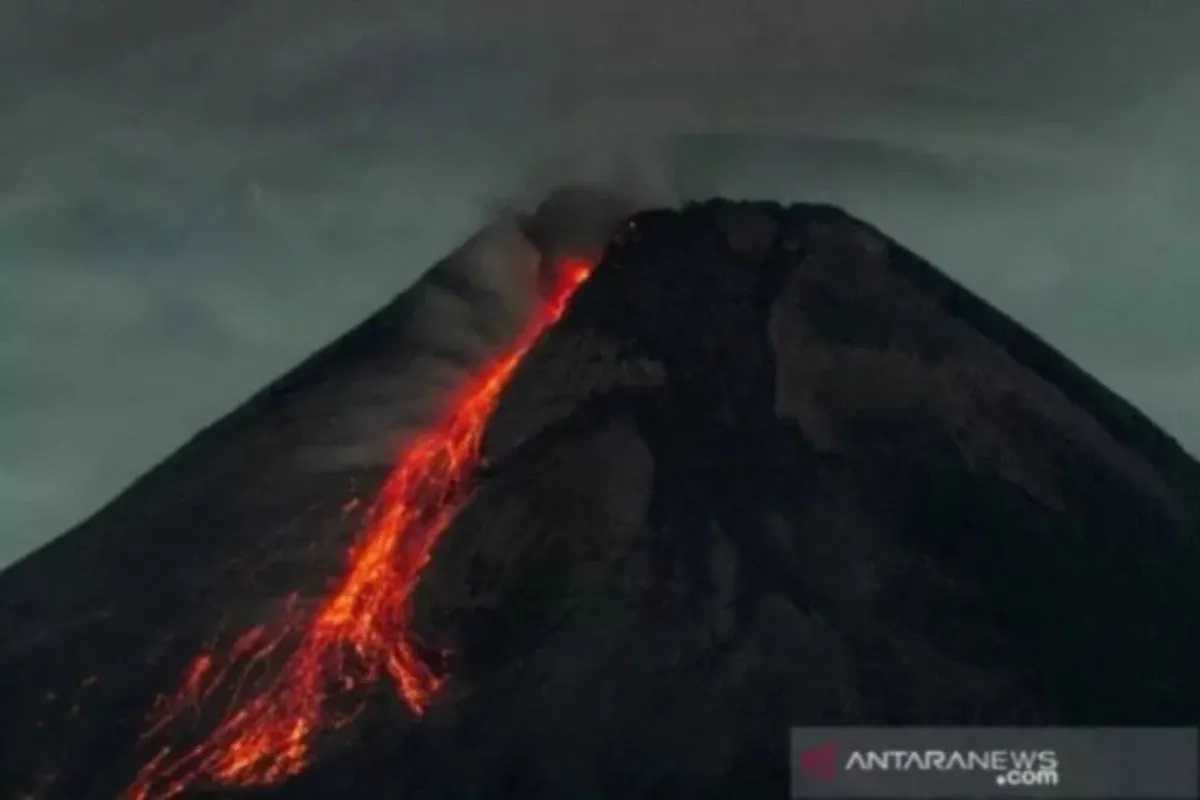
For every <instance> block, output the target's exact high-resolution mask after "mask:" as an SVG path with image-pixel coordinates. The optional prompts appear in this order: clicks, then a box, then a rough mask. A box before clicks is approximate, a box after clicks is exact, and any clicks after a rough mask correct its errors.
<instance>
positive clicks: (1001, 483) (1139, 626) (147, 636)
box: [0, 202, 1200, 800]
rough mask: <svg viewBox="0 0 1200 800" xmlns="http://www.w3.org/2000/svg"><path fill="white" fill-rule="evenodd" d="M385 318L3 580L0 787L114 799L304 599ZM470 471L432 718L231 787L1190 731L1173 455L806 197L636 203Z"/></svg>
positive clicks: (631, 778) (424, 594) (433, 782)
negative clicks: (243, 651)
mask: <svg viewBox="0 0 1200 800" xmlns="http://www.w3.org/2000/svg"><path fill="white" fill-rule="evenodd" d="M404 313H405V308H404V303H403V301H400V302H399V303H398V304H397V305H395V306H393V307H391V308H390V309H387V310H385V311H384V312H382V313H381V315H380V316H379V317H378V318H376V319H375V320H373V321H372V322H371V323H369V324H368V325H366V326H364V328H362V329H360V330H359V331H356V332H355V333H354V334H352V335H351V336H349V337H347V338H346V339H345V340H343V341H342V342H340V343H339V344H338V345H337V346H335V347H334V348H332V349H331V350H329V351H326V352H325V353H324V354H323V355H322V356H321V357H319V358H317V359H315V360H313V361H311V362H309V363H308V364H306V365H304V366H302V367H301V368H300V369H299V370H297V372H296V373H294V374H293V375H292V376H289V377H288V378H287V379H285V380H284V381H283V382H281V383H280V384H279V385H277V386H276V387H275V388H274V389H273V390H269V391H268V392H265V393H264V394H263V395H261V396H260V397H259V398H257V399H256V400H255V401H253V402H252V403H251V404H250V405H249V406H248V407H247V408H245V409H242V410H241V411H240V412H238V414H237V415H235V417H234V418H233V419H231V421H229V422H226V423H223V424H221V425H218V426H216V427H214V428H213V429H211V430H209V431H207V432H206V433H205V434H203V435H202V436H201V437H199V438H198V439H197V440H196V441H195V442H193V443H192V444H191V445H189V447H187V448H185V449H184V450H183V451H181V452H180V453H179V454H177V455H176V456H175V457H174V458H172V459H171V460H170V461H168V462H167V463H166V464H164V465H163V466H162V467H160V468H159V469H158V470H156V472H155V473H152V474H151V475H149V476H147V478H145V479H143V480H142V481H141V482H139V483H138V484H137V485H135V486H134V487H133V488H132V489H130V491H129V492H127V493H126V494H125V495H124V496H122V497H121V498H119V499H118V501H116V502H115V503H114V504H113V505H112V506H110V507H109V508H108V509H106V510H105V511H103V512H102V513H101V514H99V515H97V516H96V517H95V518H93V519H92V520H90V521H89V522H87V523H86V524H85V525H83V526H81V527H80V528H79V529H77V530H75V531H73V532H72V533H70V534H69V535H67V536H66V537H64V538H63V539H61V540H59V541H58V542H57V543H55V544H54V545H52V546H51V547H49V548H46V549H45V550H43V551H41V552H39V553H36V554H35V555H33V556H31V557H30V558H29V559H26V560H25V561H24V562H22V563H20V564H18V565H16V566H15V567H13V568H11V569H10V570H8V571H7V572H5V573H4V574H3V576H0V624H2V625H3V630H4V632H5V636H4V640H3V643H2V645H0V647H2V650H0V670H2V673H0V708H3V709H4V710H5V713H4V716H3V718H2V720H0V753H2V755H0V764H2V765H3V770H4V773H3V775H2V776H0V778H2V782H0V794H3V795H5V796H8V795H9V794H15V793H17V792H18V791H26V790H30V791H32V792H33V796H36V797H62V798H71V799H72V800H74V799H75V798H80V797H97V798H99V797H110V796H112V795H113V794H114V792H116V791H117V790H119V789H120V787H122V786H124V785H126V784H127V782H128V780H129V778H130V777H131V776H132V774H133V772H134V771H135V770H136V768H137V766H138V765H139V764H140V763H141V761H142V760H143V759H144V758H145V757H146V755H147V754H148V752H151V751H149V750H147V748H146V746H140V747H139V746H138V745H137V742H136V738H137V734H138V732H139V730H140V729H141V715H142V714H143V713H144V711H145V709H146V708H147V707H148V706H149V704H150V703H151V701H152V699H153V697H154V695H155V693H157V692H160V691H165V690H168V689H170V688H172V687H173V686H174V684H175V682H176V680H177V678H178V675H179V673H180V670H181V669H182V668H183V666H184V664H185V663H186V662H187V661H188V659H189V658H190V657H191V656H192V655H193V654H194V653H195V652H196V651H197V649H198V648H199V647H200V646H201V644H202V643H203V642H205V641H206V640H208V639H210V638H212V637H214V636H216V635H218V634H219V633H222V632H224V633H225V634H228V633H229V632H231V631H233V632H236V631H237V630H241V629H242V628H244V627H246V626H247V625H250V624H253V623H255V622H258V621H261V620H263V619H264V616H266V617H268V618H269V616H270V615H271V613H272V608H273V604H275V605H278V604H279V603H280V602H281V598H283V597H284V596H285V595H286V594H287V593H289V592H291V591H294V590H295V591H299V592H301V594H302V596H303V597H304V598H308V599H313V598H316V597H318V596H319V595H320V592H321V590H322V587H323V586H324V584H325V582H326V581H327V580H328V579H329V578H330V576H332V575H335V574H336V573H337V570H338V568H339V563H340V558H341V553H342V547H343V545H344V544H345V542H346V539H347V537H348V536H349V535H350V534H351V533H352V532H353V530H354V525H353V522H354V520H353V519H351V518H347V517H346V516H345V515H344V514H343V512H342V511H341V510H340V509H341V505H342V504H343V503H344V502H345V500H346V499H347V498H348V497H349V496H351V495H353V494H362V493H363V492H368V493H369V490H370V488H371V487H372V486H374V485H375V484H376V483H377V482H378V481H379V480H380V478H381V472H380V471H379V470H378V469H376V470H347V471H345V472H343V473H330V472H325V473H320V474H318V473H313V472H312V471H305V470H303V469H300V468H299V467H296V466H295V462H296V461H297V459H296V457H295V453H296V448H298V447H299V446H300V444H301V443H302V442H307V441H310V440H311V439H312V438H313V437H314V436H316V435H317V433H315V432H319V431H320V430H323V428H322V426H323V425H326V424H328V419H327V418H328V417H329V416H330V415H336V414H338V413H339V408H340V406H339V404H343V405H344V404H346V403H351V402H354V401H353V395H352V393H350V392H349V390H348V389H347V386H349V385H350V384H351V383H353V377H354V376H356V375H360V374H363V373H367V372H370V371H371V370H388V369H392V368H393V366H394V365H392V364H391V363H390V361H389V359H390V358H392V357H394V356H395V353H394V352H391V351H389V349H388V345H387V343H388V341H389V337H388V336H387V333H386V332H387V331H388V330H389V326H392V325H394V324H395V321H396V320H398V319H401V318H402V317H403V315H404ZM486 450H487V452H488V455H489V459H490V464H491V466H490V468H489V470H488V472H487V474H486V475H485V476H483V477H482V478H481V482H480V485H479V488H478V492H477V494H476V495H475V498H474V500H473V501H472V502H471V504H470V505H469V506H468V507H467V508H466V509H465V510H464V511H463V513H462V514H461V516H460V517H459V518H458V520H457V522H456V523H455V524H454V526H453V527H452V528H451V529H450V530H449V531H448V533H447V534H446V537H445V539H444V540H443V542H442V544H441V546H440V547H439V549H438V551H437V553H436V555H435V558H434V561H433V563H432V564H431V566H430V568H429V570H428V572H427V574H426V579H425V581H424V583H423V585H422V588H421V590H420V592H419V594H418V597H417V625H418V627H419V629H420V630H421V631H422V633H423V634H424V635H425V637H426V638H427V639H428V641H429V643H430V644H431V645H433V646H439V647H447V648H449V649H450V650H452V651H453V655H452V656H451V662H450V670H451V674H452V678H451V680H450V681H449V683H448V684H447V685H446V687H445V688H444V689H443V691H442V694H441V695H440V696H439V697H438V699H437V700H436V701H435V703H434V705H433V707H432V708H431V709H430V710H429V712H428V714H427V716H426V717H425V718H424V719H423V720H421V721H419V722H418V721H415V720H413V719H412V718H411V717H410V716H409V715H408V713H407V712H406V711H405V710H404V708H403V707H402V706H401V705H400V704H399V703H398V702H397V701H396V700H395V699H394V698H393V697H391V695H390V692H389V691H388V690H387V689H386V687H384V688H382V689H381V691H380V692H379V694H378V696H377V697H375V698H374V702H373V703H372V704H371V705H370V706H369V708H368V710H367V711H366V712H365V713H364V714H363V715H362V717H361V718H360V719H359V720H358V722H357V723H356V724H355V725H353V726H351V727H349V728H347V729H345V730H343V731H342V732H340V733H339V734H338V735H337V736H336V737H333V739H332V740H331V741H329V742H327V743H326V745H325V752H323V754H322V758H321V759H320V760H319V762H318V764H317V766H316V767H315V768H314V769H312V770H311V771H310V772H308V773H306V774H305V775H303V776H301V777H300V778H298V779H296V780H294V781H292V782H290V783H288V784H285V785H283V786H282V787H280V788H278V789H275V790H269V791H265V792H262V793H259V794H255V796H256V797H258V796H268V797H281V798H297V797H331V796H344V797H393V796H394V797H412V798H443V797H462V798H481V797H521V798H526V799H528V798H538V797H573V798H575V797H589V798H590V797H634V796H636V797H669V796H686V797H714V798H716V797H730V796H770V797H781V796H784V794H785V792H786V788H785V786H786V777H787V776H786V768H787V762H786V758H785V746H786V741H787V728H788V726H789V725H793V724H815V723H871V722H875V723H885V722H910V723H934V722H961V723H978V722H985V723H1043V722H1047V723H1048V722H1057V723H1127V722H1139V723H1172V722H1175V723H1180V722H1187V723H1192V724H1194V723H1195V722H1196V721H1197V720H1198V719H1200V696H1198V690H1197V688H1196V681H1195V680H1194V678H1195V675H1196V674H1197V669H1198V668H1200V651H1198V649H1197V648H1198V646H1200V645H1198V642H1200V635H1198V634H1200V632H1198V631H1197V623H1196V621H1195V611H1196V609H1197V601H1198V599H1200V598H1198V597H1197V594H1198V592H1197V588H1196V581H1195V580H1194V576H1195V575H1196V574H1197V568H1198V567H1200V559H1198V556H1197V537H1198V533H1200V527H1198V526H1200V503H1198V497H1200V467H1198V465H1197V464H1196V463H1195V462H1194V461H1193V460H1191V459H1190V458H1189V457H1188V456H1187V455H1186V454H1184V453H1183V452H1182V451H1181V450H1180V449H1179V448H1178V446H1177V445H1176V444H1175V443H1174V442H1173V441H1172V440H1171V439H1170V438H1169V437H1167V436H1165V435H1164V434H1163V433H1162V432H1161V431H1160V430H1158V429H1157V428H1155V427H1154V426H1153V425H1152V424H1151V423H1150V422H1148V421H1147V420H1146V419H1145V418H1144V417H1143V416H1142V415H1141V414H1139V413H1138V412H1137V411H1135V410H1134V409H1132V408H1131V407H1130V406H1129V405H1127V404H1126V403H1124V402H1123V401H1121V400H1120V399H1119V398H1117V397H1115V396H1114V395H1113V394H1111V393H1110V392H1108V391H1107V390H1106V389H1104V388H1103V387H1101V386H1099V385H1098V384H1097V383H1095V382H1094V381H1093V380H1092V379H1090V378H1089V377H1088V376H1087V375H1086V374H1084V373H1083V372H1081V371H1080V370H1079V369H1078V368H1076V367H1075V366H1074V365H1072V364H1070V363H1069V362H1068V361H1066V360H1065V359H1063V358H1062V357H1061V356H1060V355H1058V354H1057V353H1056V352H1055V351H1053V350H1052V349H1051V348H1049V347H1047V346H1046V345H1045V344H1043V343H1042V342H1040V341H1039V340H1037V339H1036V338H1035V337H1033V336H1031V335H1030V334H1029V333H1028V332H1026V331H1024V330H1022V329H1021V328H1020V327H1018V326H1017V325H1015V324H1014V323H1013V322H1011V321H1010V320H1008V319H1007V318H1006V317H1004V316H1003V315H1002V314H1000V313H999V312H997V311H995V310H994V309H992V308H990V307H989V306H987V305H986V304H984V303H982V302H981V301H979V300H978V299H977V298H975V297H973V296H972V295H970V294H969V293H967V292H965V291H964V290H962V289H961V288H959V287H957V286H956V285H955V284H953V283H952V282H950V281H949V280H947V279H946V278H945V277H944V276H942V275H941V274H940V273H938V272H937V271H936V270H934V269H933V268H932V267H930V266H929V265H928V264H926V263H924V262H923V261H921V260H920V259H918V258H916V257H915V256H913V255H912V254H911V253H909V252H908V251H906V250H904V249H903V248H901V247H899V246H898V245H896V244H895V243H893V242H891V241H889V240H888V239H886V238H885V237H883V236H882V235H880V234H879V233H878V232H876V231H873V230H872V229H869V228H868V227H866V226H864V225H862V224H861V223H858V222H857V221H855V220H853V219H851V218H849V217H847V216H846V215H845V214H842V213H841V212H839V211H837V210H835V209H831V208H828V207H817V206H793V207H790V208H782V207H779V206H776V205H768V204H754V205H751V204H731V203H725V202H714V203H708V204H704V205H699V206H693V207H689V208H688V209H686V210H685V211H683V212H666V211H659V212H647V213H644V214H641V215H638V216H637V217H635V218H634V220H633V221H632V223H631V224H630V225H629V226H628V227H627V228H625V229H624V230H623V232H622V233H621V235H620V236H619V237H618V239H617V240H616V241H615V242H614V243H613V245H612V246H611V247H610V250H609V252H608V254H607V257H606V258H605V260H604V262H603V263H602V264H601V266H600V268H599V269H598V270H597V271H596V273H595V275H594V277H593V278H592V280H591V281H590V282H589V283H588V284H587V285H585V286H584V288H583V290H582V291H581V292H580V294H579V296H578V297H577V298H576V301H575V303H574V304H573V306H572V308H571V309H570V310H569V312H568V314H567V316H566V317H565V318H564V319H563V321H562V322H561V323H559V325H558V326H557V327H556V328H555V329H553V330H552V331H551V333H550V335H549V336H548V337H547V338H546V339H545V340H544V341H543V342H542V343H541V345H539V347H537V348H536V349H535V350H534V351H533V352H532V353H531V354H530V356H529V357H528V358H527V360H526V362H525V364H524V365H523V366H522V368H521V371H520V373H519V374H518V376H517V379H516V381H515V383H514V385H513V386H512V387H511V389H510V391H509V392H508V393H507V394H506V396H505V397H504V399H503V401H502V403H501V407H500V409H499V411H498V412H497V415H496V417H495V418H494V419H493V422H492V425H491V427H490V428H489V434H488V440H487V444H486ZM92 676H94V678H93V677H92ZM212 794H213V796H223V793H222V792H221V791H219V790H215V791H214V792H213V793H212Z"/></svg>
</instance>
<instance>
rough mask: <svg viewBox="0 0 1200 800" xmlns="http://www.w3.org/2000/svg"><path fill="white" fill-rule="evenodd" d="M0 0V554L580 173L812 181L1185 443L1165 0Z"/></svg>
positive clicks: (665, 182) (1197, 59) (1194, 36)
mask: <svg viewBox="0 0 1200 800" xmlns="http://www.w3.org/2000/svg"><path fill="white" fill-rule="evenodd" d="M0 2H3V18H2V19H0V564H4V563H8V562H10V561H11V560H13V559H14V558H17V557H19V556H20V555H22V554H23V553H25V552H28V551H29V550H30V549H32V548H33V547H36V546H37V545H39V544H41V543H43V542H45V541H47V540H48V539H50V538H51V537H53V536H55V535H57V534H58V533H61V532H62V531H63V530H65V529H66V528H67V527H68V526H70V525H72V524H74V523H76V522H78V521H79V520H81V519H82V518H83V517H84V516H86V515H87V514H88V513H90V512H92V511H94V510H95V509H96V508H97V507H99V506H100V505H101V504H102V503H104V502H105V501H107V500H108V499H110V498H111V497H112V496H113V495H114V494H115V493H116V492H118V491H119V490H120V489H121V488H123V487H124V486H125V485H126V484H128V482H129V481H131V480H132V479H133V478H134V477H136V476H137V475H138V474H139V473H141V472H143V471H144V470H146V469H148V468H150V467H151V466H153V465H154V464H155V463H156V462H157V461H158V460H160V459H161V458H163V457H164V456H165V455H167V454H168V453H169V452H170V451H171V450H173V449H174V448H176V447H177V446H178V445H180V444H181V443H182V442H183V441H184V440H185V439H186V438H187V437H188V436H190V435H191V434H192V433H194V432H195V431H196V430H197V429H198V428H200V427H201V426H203V425H205V424H206V423H208V422H210V421H212V420H214V419H216V418H217V417H219V416H221V415H222V414H223V413H225V412H227V411H229V410H231V409H232V408H233V407H234V406H235V405H237V404H238V403H239V402H241V401H242V400H244V399H245V398H246V397H247V396H248V395H249V394H251V393H252V392H253V391H254V390H255V389H257V388H259V387H260V386H262V385H263V384H264V383H265V382H267V381H268V380H270V379H271V378H273V377H275V376H277V375H278V374H280V373H281V372H283V371H285V370H286V369H287V368H289V367H290V366H292V365H294V364H295V363H296V362H297V361H298V360H299V359H301V358H302V357H303V356H305V355H306V354H308V353H309V352H311V351H312V350H314V349H315V348H317V347H318V346H320V345H321V344H323V343H325V342H327V341H328V340H329V339H331V338H332V337H334V336H335V335H337V334H338V333H340V332H341V331H343V330H344V329H346V328H347V327H349V326H350V325H352V324H354V323H355V322H357V321H359V320H360V319H361V318H363V317H364V316H366V315H367V314H368V313H370V312H371V311H372V310H374V309H375V308H377V307H378V306H380V305H382V304H383V303H384V302H386V300H387V299H388V298H390V297H391V296H392V295H394V294H395V293H396V292H398V291H400V290H402V289H404V288H405V287H406V286H407V285H408V284H409V283H410V282H411V281H412V280H413V279H414V278H415V277H416V276H417V275H418V274H419V273H420V272H421V271H422V270H424V269H425V268H426V267H428V266H429V265H430V264H431V263H432V262H433V261H434V260H436V259H437V258H438V257H439V256H441V255H443V254H445V253H446V252H447V251H448V250H449V249H451V248H452V247H453V246H455V245H456V244H458V243H459V242H460V241H461V240H462V239H464V238H465V237H466V236H467V235H468V234H469V233H471V232H472V231H473V230H474V229H476V228H477V227H479V226H480V225H481V223H483V222H484V221H485V220H486V219H487V218H488V216H489V214H490V213H492V210H493V209H495V208H496V207H497V206H498V205H499V204H501V203H505V202H511V201H514V200H515V201H522V202H528V201H530V200H533V199H535V197H536V195H537V194H538V193H539V192H540V191H541V190H542V189H544V188H546V187H548V186H550V185H553V184H556V183H560V182H564V181H568V180H572V179H581V178H583V179H586V178H592V179H603V180H608V179H619V180H630V179H631V178H636V179H637V180H639V181H642V182H643V183H645V184H647V185H648V186H650V187H652V188H654V189H656V190H657V191H659V192H661V193H662V195H663V196H666V197H670V196H674V197H678V198H692V197H697V198H698V197H703V196H708V195H712V194H727V195H735V196H745V197H755V198H772V199H779V200H783V201H788V200H797V201H799V200H807V201H830V202H834V203H837V204H840V205H842V206H844V207H845V208H847V209H848V210H849V211H851V212H852V213H854V214H857V215H859V216H861V217H864V218H866V219H867V220H868V221H871V222H873V223H874V224H876V225H878V226H879V227H881V228H883V229H884V230H885V231H887V232H888V233H890V234H891V235H893V236H894V237H896V238H897V239H899V240H900V241H901V242H903V243H905V244H907V245H909V246H910V247H912V248H913V249H915V250H916V251H918V252H919V253H921V254H922V255H924V256H926V257H928V258H930V259H931V260H932V261H934V262H935V263H936V264H938V265H939V266H941V267H942V268H943V269H945V270H946V271H947V272H949V273H950V274H951V275H952V276H954V277H955V278H957V279H958V280H960V281H961V282H963V283H965V284H966V285H967V286H969V287H971V288H973V289H975V290H976V291H978V292H980V293H981V294H983V295H984V296H985V297H986V298H988V299H989V300H991V301H992V302H993V303H995V304H997V305H999V306H1000V307H1002V308H1004V309H1005V310H1007V311H1008V312H1009V313H1011V314H1013V315H1014V316H1016V317H1017V318H1018V319H1019V320H1021V321H1022V322H1024V323H1025V324H1027V325H1029V326H1030V327H1032V328H1033V329H1034V330H1035V331H1037V332H1038V333H1040V334H1042V335H1043V336H1045V337H1046V338H1048V339H1049V340H1050V341H1051V342H1053V343H1054V344H1056V345H1057V346H1059V347H1060V348H1061V349H1063V350H1065V351H1066V352H1067V353H1068V354H1069V355H1070V356H1072V357H1073V358H1075V359H1076V360H1077V361H1079V362H1080V363H1081V364H1082V365H1083V366H1084V367H1086V368H1087V369H1089V370H1090V371H1092V372H1093V373H1094V374H1096V375H1097V376H1098V377H1100V378H1101V379H1102V380H1104V381H1106V382H1108V383H1109V384H1110V385H1112V386H1113V387H1114V388H1116V389H1117V390H1118V391H1120V392H1121V393H1123V394H1124V395H1125V396H1126V397H1128V398H1129V399H1131V400H1132V401H1134V402H1135V403H1136V404H1138V405H1139V406H1140V407H1141V408H1143V409H1144V410H1145V411H1147V412H1148V413H1149V414H1150V415H1151V416H1152V417H1154V418H1155V419H1156V420H1157V421H1158V422H1159V423H1160V424H1162V425H1163V426H1164V427H1165V428H1166V429H1167V430H1168V431H1170V432H1171V433H1173V434H1174V435H1176V436H1177V437H1178V438H1179V439H1180V440H1181V441H1182V442H1183V443H1184V444H1185V446H1186V447H1188V448H1189V449H1190V450H1191V451H1192V452H1193V453H1196V452H1197V451H1200V324H1198V323H1197V322H1196V318H1197V317H1198V316H1200V315H1197V314H1196V312H1195V306H1196V305H1197V304H1198V303H1200V269H1197V267H1198V266H1200V259H1198V258H1197V256H1198V255H1200V232H1198V230H1197V226H1196V224H1195V222H1196V220H1197V219H1200V48H1197V47H1196V46H1195V42H1196V41H1200V3H1196V2H1193V0H1180V1H1179V2H1174V3H1165V2H1157V3H1155V2H1148V1H1147V0H1129V1H1128V2H1101V0H1089V1H1088V2H999V1H997V2H978V1H977V2H960V1H959V0H953V1H950V0H947V2H910V1H909V0H879V2H874V3H866V2H858V3H854V2H845V0H839V2H832V1H831V2H826V3H812V2H797V0H728V2H702V1H701V0H643V2H601V1H599V0H597V2H590V3H577V2H572V1H571V0H557V2H533V1H532V0H508V2H504V3H500V2H491V1H490V0H475V1H474V2H463V1H459V0H452V1H451V0H448V1H446V2H438V3H430V2H418V1H417V0H403V2H396V0H388V1H387V2H383V0H360V1H359V2H356V3H334V2H328V1H326V0H224V1H223V2H217V1H216V0H211V1H210V2H194V3H164V2H161V0H88V1H87V2H84V0H0ZM697 324H703V321H702V320H697Z"/></svg>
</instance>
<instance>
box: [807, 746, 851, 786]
mask: <svg viewBox="0 0 1200 800" xmlns="http://www.w3.org/2000/svg"><path fill="white" fill-rule="evenodd" d="M840 751H841V748H840V747H838V744H837V742H823V743H822V744H818V745H814V746H813V747H810V748H808V749H807V750H805V751H804V752H802V753H801V754H800V772H801V773H803V774H804V777H806V778H808V779H809V780H814V781H821V782H822V783H828V782H830V781H832V780H835V779H836V778H837V776H838V770H839V767H840V766H841V762H840V759H839V758H838V755H839V753H840Z"/></svg>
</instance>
